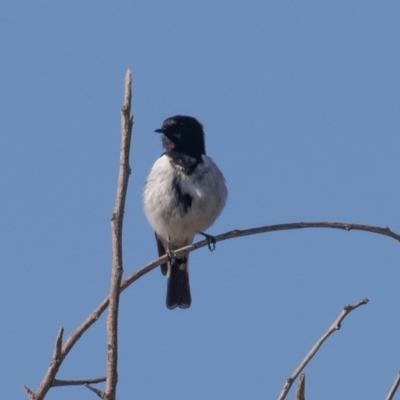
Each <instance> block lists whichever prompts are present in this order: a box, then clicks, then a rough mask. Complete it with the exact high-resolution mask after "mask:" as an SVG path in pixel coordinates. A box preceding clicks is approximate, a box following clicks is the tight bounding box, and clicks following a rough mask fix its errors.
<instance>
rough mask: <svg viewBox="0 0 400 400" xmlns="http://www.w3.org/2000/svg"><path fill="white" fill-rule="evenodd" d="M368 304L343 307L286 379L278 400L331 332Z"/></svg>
mask: <svg viewBox="0 0 400 400" xmlns="http://www.w3.org/2000/svg"><path fill="white" fill-rule="evenodd" d="M367 303H368V299H362V300H360V301H359V302H358V303H356V304H353V305H351V304H346V305H345V306H344V307H343V310H342V312H341V313H340V315H339V316H338V317H337V318H336V320H335V322H334V323H333V324H332V325H331V326H330V327H329V328H328V330H327V331H326V332H325V333H324V334H323V335H322V336H321V337H320V338H319V339H318V341H317V342H316V343H315V344H314V346H313V347H312V349H311V350H310V351H309V352H308V354H307V355H306V356H305V357H304V359H303V360H302V361H301V363H300V364H299V366H298V367H297V368H296V369H295V371H294V372H293V374H292V375H291V376H290V377H289V378H287V379H286V383H285V385H284V387H283V389H282V391H281V393H280V395H279V397H278V400H284V399H285V398H286V395H287V394H288V393H289V390H290V388H291V387H292V384H293V382H294V381H295V379H296V378H297V377H298V375H299V374H300V372H301V371H303V369H304V368H305V366H306V365H307V364H308V363H309V362H310V360H311V359H312V358H313V357H314V356H315V354H316V353H317V351H318V350H319V349H320V347H321V346H322V344H323V343H324V342H325V340H326V339H328V337H329V336H330V335H332V333H333V332H336V331H337V330H339V329H340V327H341V323H342V322H343V320H344V319H345V318H346V317H347V315H349V314H350V313H351V312H352V311H353V310H355V309H356V308H358V307H360V306H362V305H364V304H367Z"/></svg>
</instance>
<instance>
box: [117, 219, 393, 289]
mask: <svg viewBox="0 0 400 400" xmlns="http://www.w3.org/2000/svg"><path fill="white" fill-rule="evenodd" d="M305 228H332V229H340V230H344V231H352V230H354V231H364V232H371V233H376V234H378V235H384V236H388V237H391V238H392V239H395V240H397V241H398V242H399V243H400V235H399V234H398V233H395V232H393V231H391V230H390V229H389V227H387V226H384V227H379V226H371V225H361V224H348V223H346V222H293V223H290V224H278V225H264V226H259V227H257V228H249V229H242V230H241V229H234V230H233V231H229V232H226V233H221V234H220V235H217V236H215V241H216V242H222V241H223V240H229V239H234V238H239V237H243V236H250V235H257V234H259V233H267V232H276V231H288V230H293V229H305ZM204 246H208V241H207V240H200V241H199V242H196V243H193V244H191V245H189V246H185V247H182V248H180V249H179V250H174V254H176V255H177V256H181V255H183V254H185V253H190V252H192V251H195V250H197V249H200V248H202V247H204ZM165 261H167V256H163V257H160V258H158V259H157V260H154V261H152V262H151V263H149V264H147V265H145V266H144V267H142V268H140V269H138V270H137V271H135V272H134V273H132V274H131V275H129V276H128V277H127V278H126V279H124V280H123V281H122V283H121V291H123V290H125V289H126V288H127V287H128V286H129V285H131V284H132V283H133V282H135V281H136V280H137V279H139V278H140V277H141V276H143V275H145V274H147V273H148V272H150V271H151V270H152V269H154V268H155V267H157V266H158V265H160V264H162V263H164V262H165Z"/></svg>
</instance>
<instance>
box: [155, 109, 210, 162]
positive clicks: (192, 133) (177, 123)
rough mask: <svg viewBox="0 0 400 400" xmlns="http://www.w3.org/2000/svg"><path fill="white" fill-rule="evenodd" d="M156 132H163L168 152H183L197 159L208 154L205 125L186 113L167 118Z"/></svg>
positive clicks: (164, 144)
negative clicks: (205, 142) (205, 141)
mask: <svg viewBox="0 0 400 400" xmlns="http://www.w3.org/2000/svg"><path fill="white" fill-rule="evenodd" d="M155 132H159V133H162V134H163V138H162V143H163V146H164V148H165V151H166V152H167V154H170V155H171V154H173V153H182V154H185V155H187V156H189V157H193V158H195V159H197V160H198V159H200V158H201V155H202V154H206V149H205V144H204V131H203V125H201V124H200V122H199V121H197V119H196V118H193V117H189V116H186V115H176V116H175V117H170V118H167V119H166V120H165V121H164V122H163V124H162V128H161V129H156V130H155Z"/></svg>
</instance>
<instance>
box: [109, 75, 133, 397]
mask: <svg viewBox="0 0 400 400" xmlns="http://www.w3.org/2000/svg"><path fill="white" fill-rule="evenodd" d="M131 85H132V73H131V71H130V69H128V71H127V72H126V75H125V98H124V105H123V106H122V110H121V125H122V127H121V130H122V132H121V136H122V137H121V154H120V166H119V178H118V187H117V198H116V201H115V208H114V212H113V215H112V218H111V237H112V251H113V265H112V273H111V287H110V301H109V306H108V307H109V311H108V318H107V338H108V345H107V351H108V352H107V355H108V357H107V380H106V389H105V392H104V398H105V399H107V400H115V398H116V390H117V382H118V371H117V367H118V307H119V296H120V286H121V280H122V273H123V271H124V270H123V266H122V265H123V263H122V227H123V220H124V212H125V199H126V192H127V189H128V182H129V175H130V173H131V169H130V166H129V153H130V147H131V135H132V125H133V116H132V115H131V98H132V91H131Z"/></svg>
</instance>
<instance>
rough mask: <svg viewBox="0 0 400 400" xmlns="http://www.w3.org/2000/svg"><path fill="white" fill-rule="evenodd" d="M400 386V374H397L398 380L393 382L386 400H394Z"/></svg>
mask: <svg viewBox="0 0 400 400" xmlns="http://www.w3.org/2000/svg"><path fill="white" fill-rule="evenodd" d="M399 386H400V372H399V373H398V374H397V376H396V379H395V380H394V382H393V385H392V387H391V388H390V390H389V393H388V395H387V396H386V400H393V398H394V395H395V394H396V391H397V389H398V388H399Z"/></svg>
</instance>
